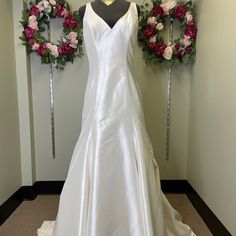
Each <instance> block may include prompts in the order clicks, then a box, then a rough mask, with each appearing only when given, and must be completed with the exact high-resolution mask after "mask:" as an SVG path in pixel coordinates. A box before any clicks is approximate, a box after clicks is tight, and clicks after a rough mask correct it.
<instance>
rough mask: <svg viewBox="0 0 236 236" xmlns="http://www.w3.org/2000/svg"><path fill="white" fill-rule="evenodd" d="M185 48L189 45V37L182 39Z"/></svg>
mask: <svg viewBox="0 0 236 236" xmlns="http://www.w3.org/2000/svg"><path fill="white" fill-rule="evenodd" d="M181 42H182V43H183V44H184V46H185V47H187V46H189V45H191V40H190V37H189V36H186V35H184V38H183V39H182V40H181Z"/></svg>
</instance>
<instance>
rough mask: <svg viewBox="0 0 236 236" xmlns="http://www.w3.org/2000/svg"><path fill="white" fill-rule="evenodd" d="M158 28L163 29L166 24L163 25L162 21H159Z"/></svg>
mask: <svg viewBox="0 0 236 236" xmlns="http://www.w3.org/2000/svg"><path fill="white" fill-rule="evenodd" d="M156 29H157V30H163V29H164V25H163V24H162V23H158V24H157V25H156Z"/></svg>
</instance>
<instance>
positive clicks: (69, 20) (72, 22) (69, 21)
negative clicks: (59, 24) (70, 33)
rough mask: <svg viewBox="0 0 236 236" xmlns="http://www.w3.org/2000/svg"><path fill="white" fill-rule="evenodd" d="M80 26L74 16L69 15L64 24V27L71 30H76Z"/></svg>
mask: <svg viewBox="0 0 236 236" xmlns="http://www.w3.org/2000/svg"><path fill="white" fill-rule="evenodd" d="M77 25H78V23H77V21H76V19H75V18H73V16H72V15H68V16H67V17H66V18H65V21H64V23H63V26H64V27H65V28H70V29H74V28H76V27H77Z"/></svg>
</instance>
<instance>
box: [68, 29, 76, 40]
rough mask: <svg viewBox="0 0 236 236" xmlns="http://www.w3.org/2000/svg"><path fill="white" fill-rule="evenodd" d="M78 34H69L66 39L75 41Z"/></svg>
mask: <svg viewBox="0 0 236 236" xmlns="http://www.w3.org/2000/svg"><path fill="white" fill-rule="evenodd" d="M77 36H78V34H77V33H76V32H73V31H72V32H70V33H69V35H68V36H67V38H68V39H70V40H73V39H76V38H77Z"/></svg>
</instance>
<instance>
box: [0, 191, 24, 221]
mask: <svg viewBox="0 0 236 236" xmlns="http://www.w3.org/2000/svg"><path fill="white" fill-rule="evenodd" d="M22 201H23V199H22V191H21V188H20V189H19V190H17V191H16V192H15V193H14V194H13V195H12V196H11V197H9V198H8V199H7V200H6V201H5V202H4V203H3V204H2V205H1V206H0V225H2V224H3V223H4V222H5V220H6V219H7V218H8V217H9V216H10V215H11V214H12V212H13V211H14V210H15V209H16V208H17V207H18V206H19V205H20V204H21V203H22Z"/></svg>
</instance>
